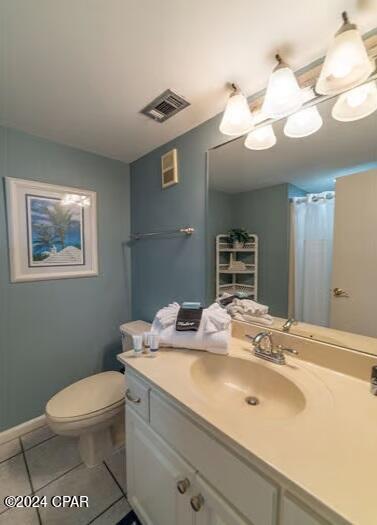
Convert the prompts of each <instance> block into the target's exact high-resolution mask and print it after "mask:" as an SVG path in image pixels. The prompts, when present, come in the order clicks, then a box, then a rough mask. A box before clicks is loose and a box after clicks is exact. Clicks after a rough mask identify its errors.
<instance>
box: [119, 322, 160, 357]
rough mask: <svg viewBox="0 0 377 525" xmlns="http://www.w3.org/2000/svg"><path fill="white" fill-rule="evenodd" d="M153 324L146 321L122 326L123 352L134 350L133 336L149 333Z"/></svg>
mask: <svg viewBox="0 0 377 525" xmlns="http://www.w3.org/2000/svg"><path fill="white" fill-rule="evenodd" d="M151 326H152V325H151V323H147V322H146V321H131V322H130V323H124V324H121V325H120V327H119V330H120V333H121V337H122V350H123V352H127V351H128V350H131V349H132V336H133V335H138V334H142V333H144V332H149V331H150V329H151Z"/></svg>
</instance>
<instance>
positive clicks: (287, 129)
mask: <svg viewBox="0 0 377 525" xmlns="http://www.w3.org/2000/svg"><path fill="white" fill-rule="evenodd" d="M322 124H323V121H322V117H321V115H320V114H319V111H318V109H317V108H316V107H315V106H311V107H310V108H305V109H301V110H300V111H298V112H297V113H294V114H293V115H291V116H289V117H288V119H287V122H286V123H285V126H284V133H285V135H286V136H287V137H292V138H301V137H308V136H309V135H313V133H315V132H316V131H318V130H319V129H320V128H321V126H322Z"/></svg>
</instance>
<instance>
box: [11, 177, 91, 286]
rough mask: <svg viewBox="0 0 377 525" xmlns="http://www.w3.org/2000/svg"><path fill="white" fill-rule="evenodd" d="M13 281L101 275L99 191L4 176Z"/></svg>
mask: <svg viewBox="0 0 377 525" xmlns="http://www.w3.org/2000/svg"><path fill="white" fill-rule="evenodd" d="M5 186H6V199H7V219H8V238H9V261H10V280H11V282H23V281H42V280H49V279H67V278H75V277H92V276H96V275H98V246H97V194H96V192H94V191H90V190H84V189H78V188H73V187H68V186H60V185H55V184H48V183H43V182H36V181H32V180H24V179H17V178H13V177H6V178H5Z"/></svg>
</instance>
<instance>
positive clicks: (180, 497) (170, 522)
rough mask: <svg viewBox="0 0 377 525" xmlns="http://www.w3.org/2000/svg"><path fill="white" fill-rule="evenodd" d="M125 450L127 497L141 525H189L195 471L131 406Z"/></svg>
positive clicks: (127, 422) (128, 409) (127, 421)
mask: <svg viewBox="0 0 377 525" xmlns="http://www.w3.org/2000/svg"><path fill="white" fill-rule="evenodd" d="M126 451H127V452H126V454H127V462H126V464H127V489H128V494H127V497H128V500H129V502H130V504H131V506H132V507H133V508H134V509H135V511H136V513H137V514H138V516H139V518H140V520H141V521H142V522H143V524H144V525H192V510H191V506H190V497H191V496H192V493H191V492H192V491H191V487H192V483H193V478H194V470H193V469H192V468H191V467H190V466H189V465H188V464H187V463H186V462H185V461H184V460H183V459H181V458H180V457H179V456H178V455H177V454H176V453H175V452H174V451H173V450H172V449H171V448H170V447H169V446H168V445H167V444H166V443H165V442H164V441H162V439H161V438H160V437H159V436H158V435H157V434H156V433H155V432H154V431H153V430H152V429H151V428H150V427H149V426H148V425H146V424H145V422H144V421H143V420H142V419H141V418H140V417H139V416H138V415H137V414H136V413H135V412H134V411H133V409H132V408H130V407H127V408H126ZM178 486H179V488H180V490H181V492H180V491H179V489H178ZM182 492H183V493H182Z"/></svg>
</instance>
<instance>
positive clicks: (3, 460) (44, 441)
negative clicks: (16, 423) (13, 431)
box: [0, 434, 57, 465]
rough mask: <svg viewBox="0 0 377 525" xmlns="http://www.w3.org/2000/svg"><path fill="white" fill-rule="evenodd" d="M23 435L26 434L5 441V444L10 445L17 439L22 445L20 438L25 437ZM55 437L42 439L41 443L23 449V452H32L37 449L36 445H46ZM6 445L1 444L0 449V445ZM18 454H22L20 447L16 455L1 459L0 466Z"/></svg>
mask: <svg viewBox="0 0 377 525" xmlns="http://www.w3.org/2000/svg"><path fill="white" fill-rule="evenodd" d="M25 435H26V434H23V435H22V436H19V437H17V438H14V439H10V440H9V441H7V442H6V443H10V442H11V441H14V440H15V439H17V440H18V441H19V443H22V439H21V438H22V437H23V436H25ZM55 437H57V436H56V435H55V436H50V437H48V438H46V439H43V440H42V441H39V442H38V443H36V444H35V445H32V446H31V447H29V448H24V451H25V452H28V451H29V450H32V449H33V448H35V447H37V446H38V445H42V443H46V441H49V440H50V439H53V438H55ZM6 443H2V444H1V445H0V447H1V446H2V445H6ZM20 454H22V448H21V447H20V451H19V452H17V453H16V454H13V455H12V456H9V458H7V459H2V460H1V461H0V465H1V464H2V463H5V461H8V459H13V458H15V457H16V456H19V455H20Z"/></svg>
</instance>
